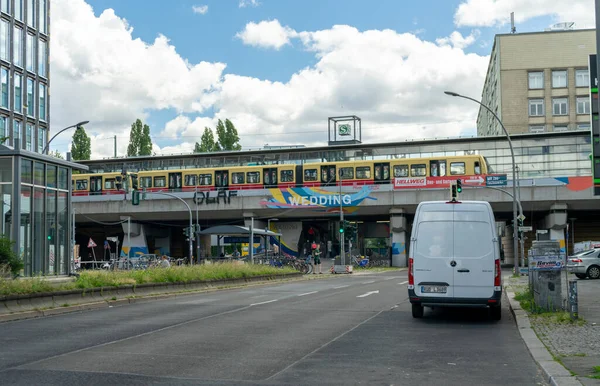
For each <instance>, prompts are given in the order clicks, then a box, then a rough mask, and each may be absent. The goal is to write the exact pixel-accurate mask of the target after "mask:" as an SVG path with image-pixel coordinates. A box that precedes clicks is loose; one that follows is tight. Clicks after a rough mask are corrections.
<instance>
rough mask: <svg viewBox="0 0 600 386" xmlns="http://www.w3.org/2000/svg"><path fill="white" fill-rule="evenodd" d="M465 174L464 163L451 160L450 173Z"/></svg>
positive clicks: (454, 174)
mask: <svg viewBox="0 0 600 386" xmlns="http://www.w3.org/2000/svg"><path fill="white" fill-rule="evenodd" d="M462 174H465V163H464V162H451V163H450V175H453V176H456V175H462Z"/></svg>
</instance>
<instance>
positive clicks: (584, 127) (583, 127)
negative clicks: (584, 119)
mask: <svg viewBox="0 0 600 386" xmlns="http://www.w3.org/2000/svg"><path fill="white" fill-rule="evenodd" d="M577 130H587V131H590V124H589V123H578V124H577Z"/></svg>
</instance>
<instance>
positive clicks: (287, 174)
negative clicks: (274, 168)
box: [279, 170, 294, 182]
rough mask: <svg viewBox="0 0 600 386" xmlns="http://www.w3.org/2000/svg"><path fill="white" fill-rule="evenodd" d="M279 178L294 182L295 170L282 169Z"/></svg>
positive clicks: (282, 180) (283, 180)
mask: <svg viewBox="0 0 600 386" xmlns="http://www.w3.org/2000/svg"><path fill="white" fill-rule="evenodd" d="M279 180H280V181H281V182H294V171H293V170H282V171H281V173H280V178H279Z"/></svg>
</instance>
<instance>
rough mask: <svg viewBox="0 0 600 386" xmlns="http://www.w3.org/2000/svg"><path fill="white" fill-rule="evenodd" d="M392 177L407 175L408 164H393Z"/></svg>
mask: <svg viewBox="0 0 600 386" xmlns="http://www.w3.org/2000/svg"><path fill="white" fill-rule="evenodd" d="M394 177H395V178H398V177H408V165H394Z"/></svg>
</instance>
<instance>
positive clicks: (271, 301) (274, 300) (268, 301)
mask: <svg viewBox="0 0 600 386" xmlns="http://www.w3.org/2000/svg"><path fill="white" fill-rule="evenodd" d="M277 300H279V299H273V300H267V301H266V302H260V303H252V304H250V305H251V306H258V305H260V304H267V303H273V302H276V301H277Z"/></svg>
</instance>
